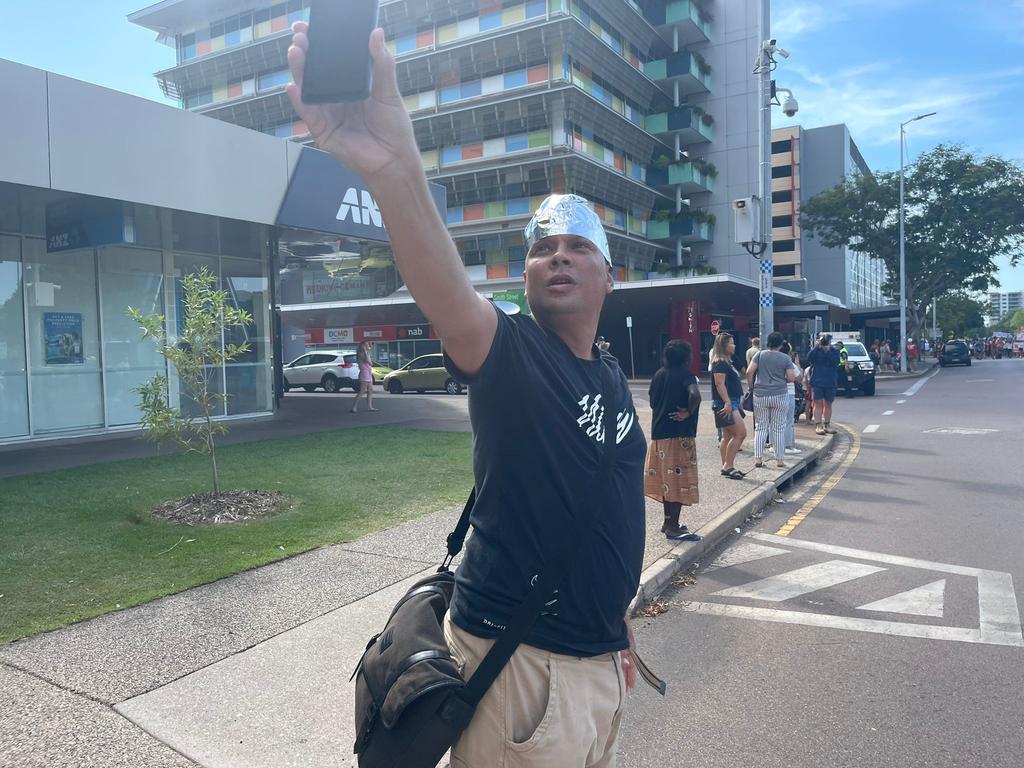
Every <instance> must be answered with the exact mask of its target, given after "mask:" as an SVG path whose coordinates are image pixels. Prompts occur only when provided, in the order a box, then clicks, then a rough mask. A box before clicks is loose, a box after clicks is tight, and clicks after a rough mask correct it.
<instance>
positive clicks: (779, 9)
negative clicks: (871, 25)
mask: <svg viewBox="0 0 1024 768" xmlns="http://www.w3.org/2000/svg"><path fill="white" fill-rule="evenodd" d="M920 2H922V0H827V2H825V0H778V2H776V3H774V4H773V7H772V19H771V30H772V36H773V37H777V38H778V39H779V40H780V41H782V44H783V45H785V43H786V41H791V40H794V39H795V38H797V37H800V36H801V35H803V34H806V33H808V32H814V31H816V30H819V29H822V28H824V27H827V26H830V25H834V24H841V23H843V22H845V21H847V20H849V19H850V18H851V17H854V16H860V17H861V18H863V17H864V14H868V13H870V14H871V15H872V17H874V18H878V17H879V16H880V14H884V13H886V12H890V13H891V12H893V11H896V10H899V9H900V8H903V7H905V6H908V5H914V4H917V3H920ZM1013 2H1014V3H1024V0H1013Z"/></svg>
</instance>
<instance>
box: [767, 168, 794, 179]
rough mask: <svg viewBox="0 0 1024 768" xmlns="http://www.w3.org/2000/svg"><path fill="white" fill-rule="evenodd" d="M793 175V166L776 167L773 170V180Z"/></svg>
mask: <svg viewBox="0 0 1024 768" xmlns="http://www.w3.org/2000/svg"><path fill="white" fill-rule="evenodd" d="M792 175H793V166H791V165H776V166H775V167H774V168H772V178H773V179H784V178H786V177H788V176H792Z"/></svg>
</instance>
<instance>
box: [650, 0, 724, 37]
mask: <svg viewBox="0 0 1024 768" xmlns="http://www.w3.org/2000/svg"><path fill="white" fill-rule="evenodd" d="M646 18H647V20H648V21H649V22H650V23H651V26H652V27H654V28H655V29H657V30H658V32H660V33H661V34H662V35H663V36H664V37H665V39H666V40H667V41H668V42H669V44H670V45H671V44H673V43H674V40H673V37H674V35H675V34H678V35H679V45H680V46H681V47H682V46H687V45H693V44H694V43H706V42H708V41H709V40H711V20H710V18H709V17H708V15H707V13H706V12H705V11H704V10H703V9H702V8H701V7H700V5H699V4H698V3H696V2H694V0H670V2H667V3H665V4H664V5H656V6H653V7H651V8H649V9H648V10H647V13H646Z"/></svg>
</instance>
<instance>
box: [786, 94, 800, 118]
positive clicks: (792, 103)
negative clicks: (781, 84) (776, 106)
mask: <svg viewBox="0 0 1024 768" xmlns="http://www.w3.org/2000/svg"><path fill="white" fill-rule="evenodd" d="M799 111H800V105H799V104H797V103H796V99H794V98H793V97H792V96H790V97H788V98H787V99H786V100H785V101H784V102H783V104H782V114H784V115H785V116H786V117H793V115H795V114H796V113H797V112H799Z"/></svg>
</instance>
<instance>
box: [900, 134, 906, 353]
mask: <svg viewBox="0 0 1024 768" xmlns="http://www.w3.org/2000/svg"><path fill="white" fill-rule="evenodd" d="M904 126H906V123H900V344H899V350H900V372H902V373H906V372H907V270H906V263H905V256H904V243H903V129H904Z"/></svg>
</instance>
